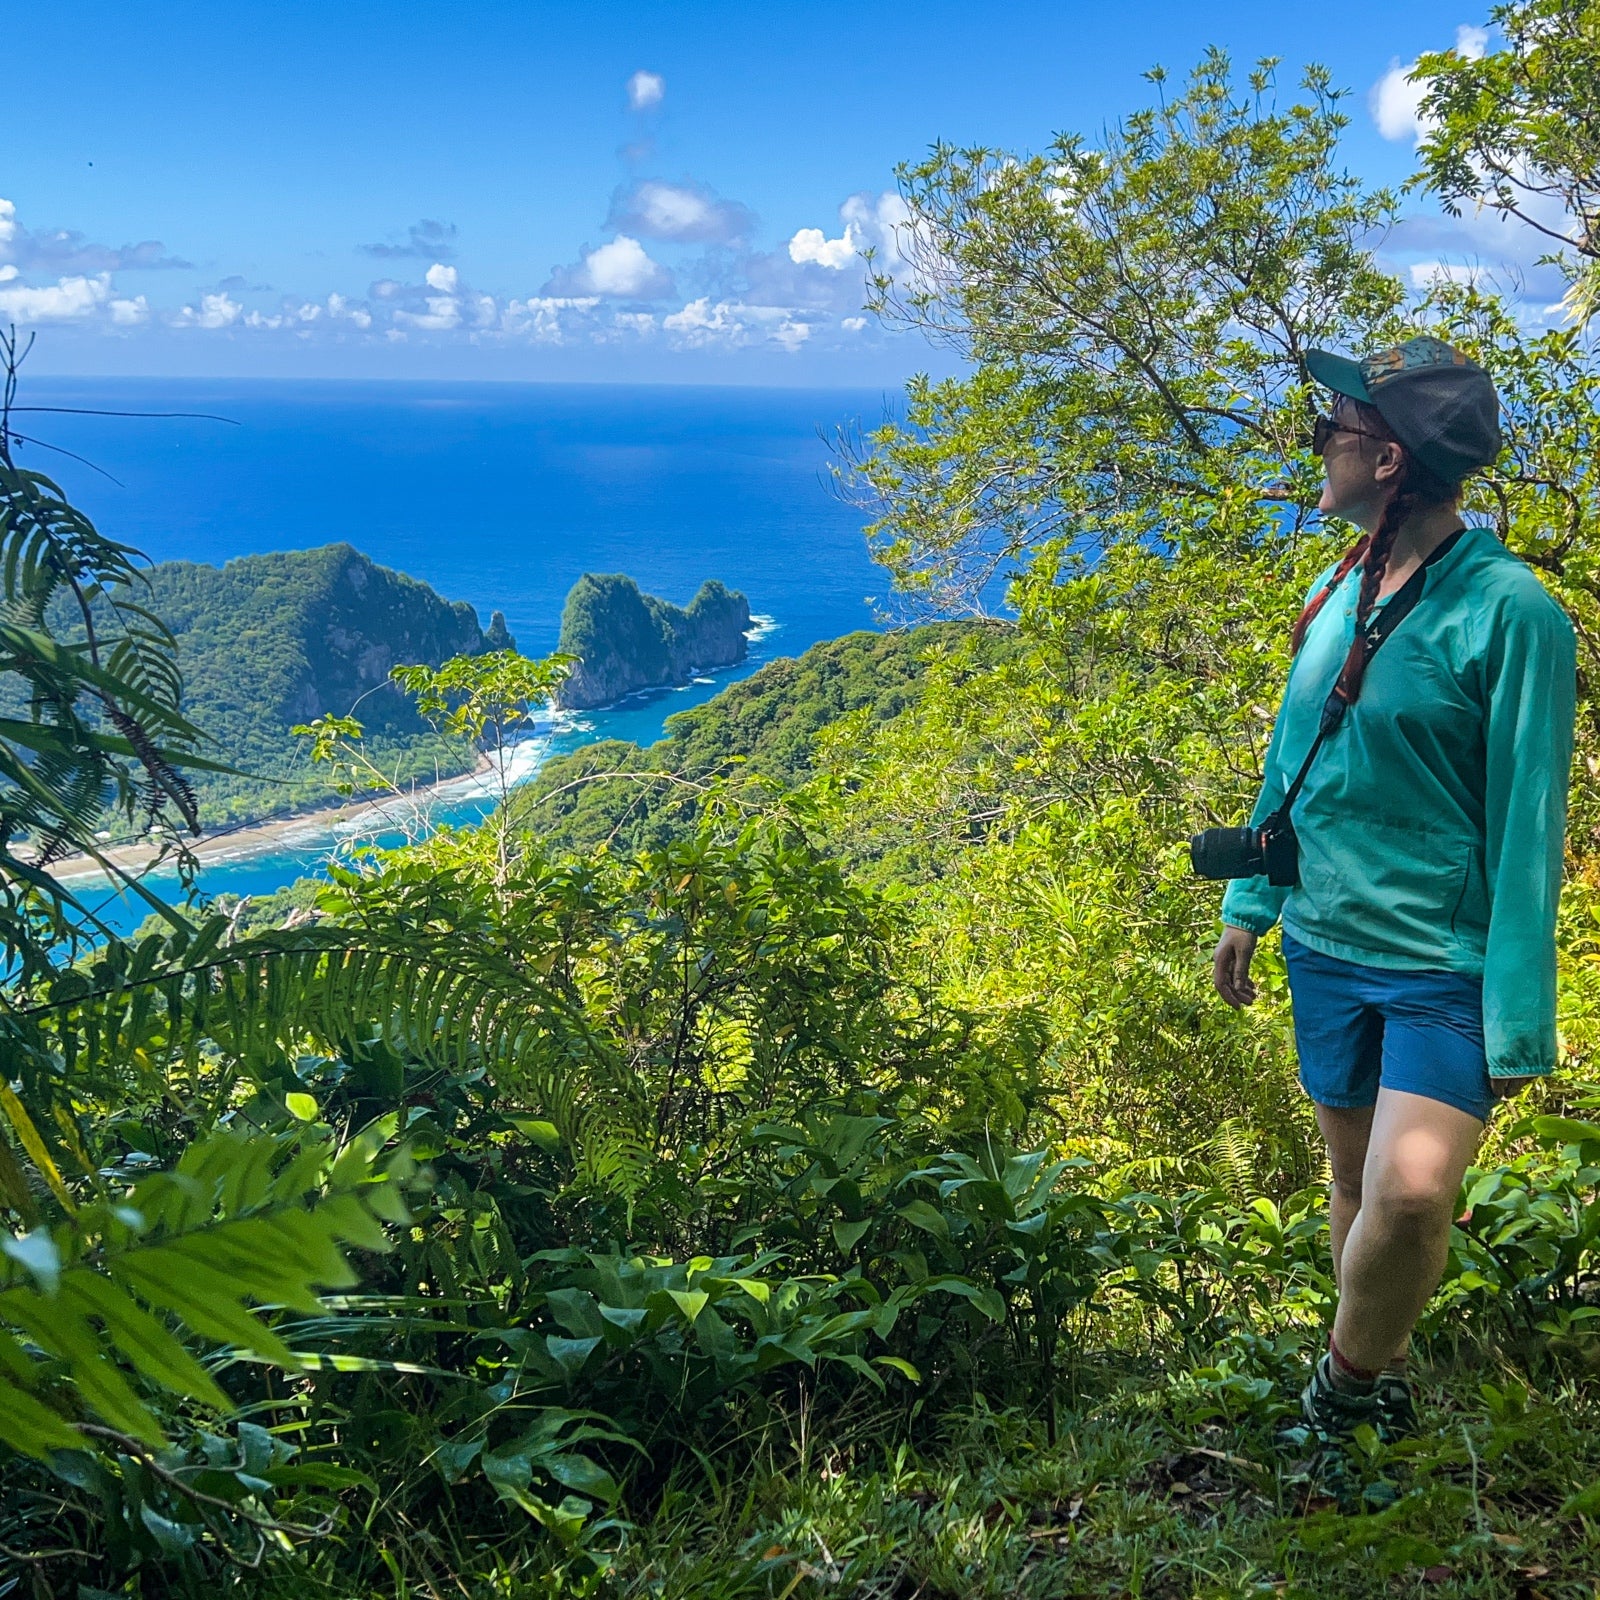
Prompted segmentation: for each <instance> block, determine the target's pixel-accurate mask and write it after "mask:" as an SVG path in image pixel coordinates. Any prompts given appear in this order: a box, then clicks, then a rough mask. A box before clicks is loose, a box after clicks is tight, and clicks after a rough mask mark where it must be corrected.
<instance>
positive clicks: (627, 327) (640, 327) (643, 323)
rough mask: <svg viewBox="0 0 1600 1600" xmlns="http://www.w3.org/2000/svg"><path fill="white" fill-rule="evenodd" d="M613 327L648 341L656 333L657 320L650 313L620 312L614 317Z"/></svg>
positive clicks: (612, 320)
mask: <svg viewBox="0 0 1600 1600" xmlns="http://www.w3.org/2000/svg"><path fill="white" fill-rule="evenodd" d="M611 326H612V327H614V328H617V329H619V330H620V331H621V332H623V333H631V334H634V335H636V336H637V337H638V338H641V339H648V338H649V337H650V335H651V334H653V333H654V332H655V331H656V319H655V316H654V314H653V313H651V312H649V311H619V312H617V314H616V315H615V316H614V317H612V319H611Z"/></svg>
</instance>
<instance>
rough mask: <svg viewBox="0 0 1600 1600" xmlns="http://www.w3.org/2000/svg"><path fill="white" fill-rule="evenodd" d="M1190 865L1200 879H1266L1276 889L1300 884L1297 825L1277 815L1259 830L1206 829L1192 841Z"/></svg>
mask: <svg viewBox="0 0 1600 1600" xmlns="http://www.w3.org/2000/svg"><path fill="white" fill-rule="evenodd" d="M1189 862H1190V864H1191V865H1192V866H1193V868H1194V871H1195V875H1196V876H1197V877H1201V878H1263V877H1264V878H1265V879H1266V880H1267V882H1268V883H1270V884H1272V885H1273V886H1274V887H1276V888H1280V889H1291V888H1293V887H1294V885H1295V884H1297V883H1298V882H1299V881H1300V841H1299V840H1298V839H1297V838H1296V837H1295V832H1294V824H1293V823H1292V822H1290V820H1289V819H1288V817H1286V816H1284V815H1283V813H1282V812H1281V811H1275V812H1273V814H1272V815H1271V816H1270V817H1268V818H1267V820H1266V821H1265V822H1263V823H1262V824H1261V825H1260V826H1259V827H1254V828H1207V829H1206V830H1205V832H1204V833H1197V834H1195V836H1194V837H1193V838H1192V839H1190V841H1189Z"/></svg>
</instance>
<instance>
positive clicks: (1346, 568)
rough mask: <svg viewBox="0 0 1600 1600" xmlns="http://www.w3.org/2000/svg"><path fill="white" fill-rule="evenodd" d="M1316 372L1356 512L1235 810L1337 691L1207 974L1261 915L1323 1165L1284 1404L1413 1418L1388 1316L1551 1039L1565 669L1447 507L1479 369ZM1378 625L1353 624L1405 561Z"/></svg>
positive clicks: (1323, 504)
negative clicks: (1300, 1381)
mask: <svg viewBox="0 0 1600 1600" xmlns="http://www.w3.org/2000/svg"><path fill="white" fill-rule="evenodd" d="M1307 366H1308V368H1309V370H1310V373H1311V376H1312V378H1313V379H1314V380H1315V381H1316V382H1318V383H1320V384H1322V385H1323V386H1324V387H1326V388H1328V389H1331V390H1332V391H1333V392H1334V395H1335V397H1336V398H1335V400H1334V405H1333V411H1332V415H1331V416H1329V417H1325V418H1321V419H1319V420H1318V424H1317V428H1316V434H1315V439H1314V447H1315V448H1316V450H1317V451H1318V453H1319V454H1320V455H1321V457H1322V461H1323V469H1324V471H1325V473H1326V477H1327V482H1326V485H1325V487H1324V489H1323V491H1322V498H1321V501H1320V502H1319V505H1318V509H1319V510H1320V511H1322V512H1324V513H1326V514H1327V515H1330V516H1337V517H1342V518H1344V519H1345V520H1346V521H1349V522H1352V523H1355V524H1356V525H1358V526H1359V527H1361V528H1362V529H1364V530H1365V532H1364V534H1363V536H1362V538H1361V539H1360V540H1359V541H1358V542H1357V543H1356V545H1355V546H1354V547H1353V548H1352V549H1351V550H1350V551H1349V552H1348V554H1346V556H1345V557H1344V559H1343V560H1342V561H1340V562H1339V563H1338V564H1337V565H1336V566H1335V567H1333V568H1332V569H1331V570H1330V571H1329V572H1328V573H1326V574H1324V576H1323V578H1322V579H1320V580H1319V581H1318V583H1317V584H1316V585H1315V586H1314V588H1313V591H1312V594H1311V597H1310V599H1309V601H1308V603H1307V605H1306V608H1305V610H1304V612H1303V613H1302V614H1301V617H1300V620H1299V621H1298V622H1297V623H1296V624H1295V628H1294V633H1293V636H1292V643H1293V648H1294V660H1293V664H1292V666H1291V668H1290V672H1289V681H1288V685H1287V687H1286V689H1285V691H1284V700H1283V706H1282V709H1281V711H1280V712H1279V716H1278V721H1277V725H1276V727H1275V728H1274V730H1273V736H1272V744H1271V747H1270V748H1269V750H1268V753H1267V762H1266V777H1265V781H1264V783H1263V786H1262V791H1261V798H1260V800H1259V802H1258V803H1257V806H1256V810H1255V814H1254V818H1253V820H1254V821H1255V822H1257V823H1259V822H1262V821H1264V820H1265V819H1266V818H1267V817H1268V816H1269V815H1270V814H1271V813H1272V812H1273V811H1274V810H1276V809H1277V807H1278V805H1279V803H1280V802H1281V801H1282V799H1283V797H1284V795H1285V794H1286V792H1287V790H1288V786H1289V783H1290V782H1291V781H1292V779H1293V776H1294V774H1295V773H1297V772H1298V771H1299V769H1300V765H1301V762H1302V761H1303V760H1304V759H1305V755H1306V753H1307V751H1308V750H1309V749H1310V748H1311V743H1312V740H1313V738H1314V737H1315V734H1316V730H1317V726H1318V719H1319V717H1320V715H1321V712H1322V709H1323V706H1324V703H1325V702H1326V700H1327V698H1328V695H1329V692H1330V689H1332V688H1333V687H1334V686H1335V684H1337V688H1338V693H1339V695H1340V697H1341V698H1342V699H1344V700H1345V701H1346V702H1348V704H1349V709H1348V710H1347V711H1346V712H1345V714H1344V716H1343V718H1342V719H1341V721H1340V723H1339V724H1338V726H1336V727H1335V728H1334V730H1333V731H1332V733H1331V734H1330V735H1329V736H1328V738H1327V739H1326V741H1325V743H1324V744H1323V747H1322V749H1321V750H1320V751H1319V752H1318V754H1317V757H1316V759H1315V761H1314V762H1313V763H1312V767H1311V771H1310V773H1309V774H1308V776H1307V778H1306V781H1305V786H1304V788H1303V789H1302V791H1301V794H1300V797H1299V798H1298V800H1297V801H1296V802H1295V804H1294V807H1293V822H1294V826H1295V831H1296V833H1297V835H1298V838H1299V880H1298V883H1297V884H1296V886H1295V887H1294V888H1293V889H1281V888H1274V887H1272V886H1271V885H1270V884H1269V883H1268V882H1267V880H1266V878H1265V877H1261V878H1241V879H1235V880H1234V882H1233V883H1231V884H1230V885H1229V888H1228V892H1227V894H1226V896H1225V897H1224V900H1223V904H1222V920H1223V923H1224V929H1223V934H1222V939H1221V942H1220V943H1219V944H1218V945H1217V950H1216V959H1215V966H1214V977H1215V981H1216V986H1217V990H1218V992H1219V993H1220V994H1221V996H1222V998H1223V999H1224V1000H1226V1001H1227V1002H1228V1003H1229V1004H1230V1005H1234V1006H1247V1005H1250V1004H1251V1003H1252V1002H1253V1001H1254V1000H1255V988H1254V985H1253V984H1252V983H1251V981H1250V961H1251V957H1252V956H1253V954H1254V953H1255V948H1256V942H1257V940H1258V939H1259V938H1260V937H1261V935H1262V934H1264V933H1266V932H1267V930H1268V929H1270V928H1271V927H1272V925H1273V924H1274V923H1275V922H1277V921H1278V920H1279V918H1280V917H1281V918H1282V922H1283V949H1284V957H1285V961H1286V964H1287V966H1288V972H1289V988H1290V994H1291V996H1292V999H1293V1003H1294V1021H1295V1042H1296V1046H1297V1049H1298V1052H1299V1056H1300V1081H1301V1084H1302V1085H1303V1086H1304V1088H1305V1090H1306V1092H1307V1093H1308V1094H1309V1095H1310V1096H1311V1098H1312V1099H1313V1100H1314V1101H1315V1102H1316V1108H1317V1122H1318V1125H1319V1126H1320V1127H1321V1129H1322V1133H1323V1136H1324V1137H1325V1138H1326V1140H1327V1142H1328V1153H1329V1157H1330V1162H1331V1166H1332V1169H1333V1190H1332V1196H1331V1201H1330V1207H1329V1226H1330V1232H1331V1234H1332V1244H1333V1264H1334V1280H1335V1283H1336V1284H1337V1286H1338V1291H1339V1301H1338V1311H1337V1316H1336V1318H1335V1321H1334V1325H1333V1329H1332V1332H1331V1334H1330V1336H1329V1340H1328V1349H1327V1352H1326V1354H1325V1355H1324V1356H1323V1357H1322V1358H1321V1360H1320V1361H1319V1362H1318V1363H1317V1366H1316V1370H1315V1372H1314V1373H1313V1375H1312V1378H1311V1381H1310V1383H1309V1384H1308V1385H1307V1386H1306V1389H1305V1393H1304V1395H1303V1397H1302V1409H1303V1410H1304V1413H1305V1417H1306V1421H1307V1423H1308V1424H1309V1426H1310V1427H1311V1428H1312V1429H1313V1430H1314V1431H1315V1432H1316V1433H1317V1434H1319V1435H1321V1436H1322V1437H1323V1438H1340V1437H1345V1436H1348V1435H1349V1433H1350V1432H1351V1431H1352V1430H1353V1429H1354V1428H1356V1427H1357V1426H1359V1425H1360V1424H1361V1423H1363V1422H1370V1423H1372V1424H1373V1425H1374V1426H1376V1427H1377V1428H1378V1430H1379V1431H1380V1432H1381V1433H1383V1434H1385V1435H1387V1436H1390V1437H1393V1436H1397V1435H1399V1434H1403V1433H1405V1432H1408V1431H1411V1430H1413V1429H1414V1428H1415V1424H1416V1412H1415V1404H1414V1399H1413V1395H1412V1391H1411V1387H1410V1384H1409V1381H1408V1380H1407V1377H1406V1372H1405V1362H1406V1350H1407V1347H1408V1345H1409V1341H1410V1336H1411V1329H1412V1326H1413V1325H1414V1324H1415V1322H1416V1320H1417V1317H1418V1316H1419V1315H1420V1314H1421V1312H1422V1309H1423V1307H1424V1306H1425V1305H1426V1304H1427V1302H1428V1299H1429V1297H1430V1296H1431V1295H1432V1294H1433V1291H1434V1290H1435V1289H1436V1288H1437V1287H1438V1283H1439V1279H1440V1276H1441V1275H1442V1273H1443V1271H1444V1264H1445V1259H1446V1255H1447V1252H1448V1247H1449V1238H1450V1225H1451V1221H1452V1218H1453V1216H1454V1212H1455V1204H1456V1198H1457V1195H1458V1193H1459V1191H1460V1186H1461V1180H1462V1177H1463V1175H1464V1174H1465V1172H1466V1169H1467V1166H1468V1164H1469V1162H1470V1161H1471V1160H1472V1157H1473V1155H1474V1153H1475V1151H1476V1150H1477V1147H1478V1141H1479V1139H1480V1137H1481V1136H1482V1133H1483V1128H1484V1123H1485V1121H1486V1120H1487V1118H1488V1116H1489V1113H1490V1110H1491V1109H1492V1107H1493V1105H1494V1102H1495V1101H1496V1099H1498V1098H1500V1097H1501V1096H1503V1095H1505V1094H1507V1093H1511V1092H1514V1091H1515V1090H1516V1089H1517V1088H1520V1087H1521V1086H1522V1085H1523V1084H1524V1083H1526V1082H1527V1080H1528V1079H1529V1078H1531V1077H1535V1076H1538V1075H1539V1074H1542V1073H1546V1072H1549V1071H1550V1070H1551V1068H1552V1067H1553V1066H1554V1065H1555V1057H1556V1029H1555V916H1556V902H1557V899H1558V897H1559V894H1560V888H1561V863H1562V845H1563V836H1564V832H1565V827H1566V795H1567V775H1568V766H1569V764H1570V762H1571V758H1572V729H1573V715H1574V706H1573V701H1574V689H1575V651H1574V640H1573V630H1572V625H1571V623H1570V622H1569V621H1568V620H1567V617H1566V614H1565V613H1564V612H1563V611H1562V609H1561V608H1560V607H1559V606H1558V605H1557V604H1556V602H1555V601H1554V600H1552V599H1551V597H1550V596H1549V594H1548V593H1547V592H1546V591H1545V589H1544V586H1543V585H1542V584H1541V583H1540V582H1539V580H1538V579H1537V578H1536V577H1535V576H1534V574H1533V573H1532V572H1531V571H1530V570H1529V569H1528V567H1527V566H1525V565H1524V564H1523V562H1521V561H1520V560H1519V559H1518V558H1517V557H1516V556H1514V555H1512V554H1511V553H1510V552H1509V551H1508V550H1506V549H1505V548H1504V546H1502V545H1501V544H1500V542H1499V541H1498V540H1497V539H1496V538H1495V537H1494V535H1493V534H1492V533H1490V532H1489V531H1487V530H1485V529H1482V528H1468V527H1465V526H1464V524H1463V523H1462V520H1461V517H1460V515H1459V514H1458V505H1459V501H1460V496H1461V485H1462V482H1463V480H1464V479H1465V478H1467V477H1468V476H1469V475H1470V474H1471V473H1473V472H1475V471H1477V470H1479V469H1481V468H1483V467H1486V466H1488V465H1489V464H1490V463H1491V462H1492V461H1493V460H1494V459H1495V457H1496V456H1497V455H1498V454H1499V450H1500V435H1499V427H1498V412H1499V407H1498V401H1497V399H1496V396H1495V392H1494V386H1493V385H1492V383H1491V382H1490V380H1489V377H1488V375H1487V374H1486V373H1485V372H1484V371H1483V370H1482V369H1481V368H1480V367H1477V366H1475V365H1474V364H1473V363H1472V362H1470V361H1468V360H1467V359H1466V358H1465V357H1464V356H1463V355H1461V354H1460V353H1459V352H1458V351H1456V350H1453V349H1452V348H1451V347H1450V346H1449V345H1447V344H1443V343H1441V342H1440V341H1439V340H1437V339H1412V340H1409V341H1407V342H1406V343H1405V344H1403V345H1400V346H1399V347H1398V348H1395V349H1391V350H1385V351H1382V352H1380V353H1379V354H1377V355H1373V356H1369V357H1367V358H1366V359H1365V360H1363V361H1360V362H1356V361H1351V360H1348V359H1345V358H1343V357H1340V356H1335V355H1330V354H1328V353H1327V352H1324V351H1315V352H1313V353H1312V354H1311V355H1310V356H1309V357H1308V359H1307ZM1419 568H1421V569H1425V570H1424V571H1423V576H1422V580H1421V583H1422V590H1421V596H1420V598H1419V599H1418V600H1417V601H1416V604H1415V605H1414V607H1413V608H1412V609H1411V610H1410V611H1408V612H1406V613H1405V614H1404V617H1403V620H1402V621H1400V622H1399V623H1398V624H1397V625H1396V626H1395V627H1394V628H1393V630H1392V632H1391V633H1390V634H1389V635H1388V636H1387V637H1386V638H1385V639H1384V640H1383V643H1382V647H1381V648H1380V649H1377V650H1376V651H1375V652H1374V653H1371V654H1370V657H1369V652H1368V636H1367V629H1368V628H1369V626H1370V625H1371V624H1372V622H1373V619H1374V618H1375V617H1376V616H1378V615H1379V614H1380V612H1381V607H1382V606H1383V605H1384V603H1385V602H1386V601H1387V600H1388V599H1389V598H1390V597H1391V596H1392V595H1394V594H1395V593H1396V592H1397V591H1399V590H1400V589H1401V588H1402V586H1403V585H1405V584H1406V582H1407V580H1408V579H1410V578H1411V577H1412V575H1413V574H1414V573H1416V572H1417V571H1418V569H1419Z"/></svg>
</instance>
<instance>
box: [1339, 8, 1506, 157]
mask: <svg viewBox="0 0 1600 1600" xmlns="http://www.w3.org/2000/svg"><path fill="white" fill-rule="evenodd" d="M1488 47H1489V34H1488V32H1487V30H1486V29H1483V28H1475V27H1473V26H1472V25H1471V24H1470V23H1463V24H1462V25H1461V26H1460V27H1459V28H1457V29H1456V43H1455V53H1456V54H1457V55H1458V56H1465V57H1466V59H1467V60H1468V61H1477V60H1480V59H1481V58H1482V56H1483V53H1484V51H1485V50H1486V49H1488ZM1416 65H1417V64H1416V62H1415V61H1412V62H1408V63H1405V64H1402V63H1401V60H1400V58H1399V56H1396V57H1394V59H1393V60H1392V61H1391V62H1390V63H1389V70H1388V71H1387V72H1386V73H1384V75H1383V76H1382V77H1381V78H1379V79H1378V81H1377V82H1376V83H1375V84H1373V86H1372V89H1371V91H1370V92H1369V93H1368V95H1367V105H1368V107H1369V108H1370V109H1371V111H1372V119H1373V121H1374V122H1376V123H1377V124H1378V132H1379V133H1381V134H1382V135H1383V136H1384V138H1385V139H1410V140H1411V141H1412V142H1413V143H1415V144H1421V143H1422V141H1423V140H1424V139H1425V138H1426V137H1427V136H1428V120H1427V118H1426V117H1424V116H1423V115H1422V96H1423V88H1424V86H1423V85H1422V84H1420V83H1418V82H1416V81H1415V80H1414V79H1413V78H1412V76H1411V74H1412V72H1414V71H1415V70H1416Z"/></svg>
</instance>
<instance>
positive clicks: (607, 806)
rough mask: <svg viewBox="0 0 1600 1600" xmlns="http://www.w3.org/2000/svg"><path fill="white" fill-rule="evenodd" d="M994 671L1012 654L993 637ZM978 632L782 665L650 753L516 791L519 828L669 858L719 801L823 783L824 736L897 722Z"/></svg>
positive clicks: (624, 744)
mask: <svg viewBox="0 0 1600 1600" xmlns="http://www.w3.org/2000/svg"><path fill="white" fill-rule="evenodd" d="M986 631H987V633H988V640H987V649H986V652H985V655H984V659H985V660H990V659H993V658H994V657H996V656H997V655H998V654H999V653H1000V652H1002V651H1004V650H1006V649H1007V648H1008V647H1009V645H1010V632H1009V630H1005V631H1001V630H986ZM972 632H973V628H972V625H971V624H963V623H957V622H937V623H927V624H924V625H923V626H921V627H918V628H911V629H907V630H904V631H898V632H893V633H882V634H880V633H850V634H846V635H845V636H844V637H843V638H842V639H829V640H827V641H825V642H824V643H822V644H817V645H813V646H812V647H811V648H810V649H809V650H807V651H806V652H805V653H804V654H803V655H801V656H799V657H798V658H790V657H782V658H780V659H779V660H777V661H773V662H770V663H769V664H768V665H767V666H764V667H762V668H761V669H760V670H759V671H757V672H754V673H752V674H751V675H750V676H749V677H748V678H746V679H744V680H743V681H742V682H739V683H735V684H731V685H730V686H729V687H728V688H726V689H724V690H723V691H722V692H721V693H720V694H718V695H716V696H714V697H713V698H712V699H711V700H709V701H707V702H706V703H705V704H704V705H701V706H695V707H694V708H693V709H692V710H689V711H680V712H677V713H676V714H675V715H673V716H671V717H668V718H667V732H666V737H665V738H663V739H659V740H657V741H656V743H655V744H653V745H651V746H649V747H648V748H647V749H641V748H640V747H639V746H638V745H636V744H632V743H630V742H628V741H627V740H624V739H598V740H596V741H595V742H594V743H593V744H589V745H585V746H584V747H583V748H582V749H580V750H576V751H574V752H573V753H572V754H571V755H567V756H558V757H556V758H555V759H554V760H552V761H549V762H547V763H546V764H545V765H544V767H542V768H541V769H540V771H539V774H538V776H537V777H536V778H534V779H533V780H532V781H531V782H530V783H528V784H527V785H525V786H524V787H523V788H521V789H519V790H518V791H517V795H516V797H515V800H514V801H513V812H514V815H515V818H516V821H517V824H518V825H519V826H521V827H524V828H526V829H527V830H528V831H529V832H530V833H534V834H536V835H537V836H538V838H539V841H540V843H541V845H542V846H543V848H544V849H545V850H547V851H549V852H550V853H552V854H555V855H563V854H568V853H573V852H582V851H585V850H591V849H593V848H595V847H596V846H598V845H605V846H606V847H607V848H609V849H612V850H616V849H619V848H620V849H637V848H639V847H640V846H652V847H654V846H659V845H663V844H666V843H668V842H669V841H670V840H671V839H673V838H675V837H677V836H678V835H681V834H683V833H685V832H688V831H692V829H693V828H694V826H695V824H696V822H697V820H698V819H699V818H700V816H701V814H702V812H703V810H704V809H705V805H706V802H707V801H708V800H709V799H714V800H715V801H716V803H717V804H719V805H722V806H724V807H726V806H727V805H729V804H731V803H733V801H734V798H735V796H736V795H737V794H738V793H739V792H741V791H742V790H743V789H744V788H745V787H746V786H749V787H750V789H751V791H752V792H751V794H750V796H749V801H750V804H751V805H752V806H753V807H755V808H757V809H759V808H760V807H761V806H762V804H763V803H764V801H766V800H769V799H770V798H771V796H772V795H773V794H774V793H775V792H782V791H786V790H791V789H795V788H797V787H798V786H799V785H801V784H803V783H804V782H806V781H807V780H808V779H809V778H811V777H812V776H813V775H814V773H815V772H816V743H817V736H818V735H819V734H820V733H821V732H822V731H823V730H824V729H825V728H827V727H830V726H831V725H832V724H834V723H836V722H838V721H840V720H841V719H842V718H844V717H846V716H849V715H855V714H865V715H866V716H867V718H868V719H869V720H871V721H883V720H887V719H888V718H890V717H896V716H898V715H899V714H900V713H901V712H902V711H904V710H906V709H907V707H908V706H910V705H911V703H912V701H913V700H914V698H915V695H916V685H917V683H918V681H919V679H920V678H921V675H922V671H923V668H924V666H925V664H926V662H927V661H928V660H929V659H930V658H933V657H937V656H939V655H940V654H941V653H942V652H944V651H946V650H948V649H949V648H951V647H952V646H953V645H954V643H955V642H956V641H957V640H958V639H961V638H965V637H967V636H969V635H970V634H971V633H972Z"/></svg>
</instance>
